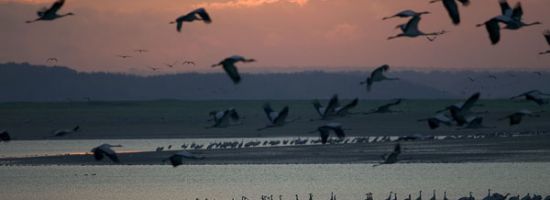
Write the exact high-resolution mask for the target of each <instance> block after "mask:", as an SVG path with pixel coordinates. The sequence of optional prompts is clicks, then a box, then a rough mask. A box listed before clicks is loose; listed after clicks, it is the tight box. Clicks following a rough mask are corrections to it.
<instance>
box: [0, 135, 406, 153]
mask: <svg viewBox="0 0 550 200" xmlns="http://www.w3.org/2000/svg"><path fill="white" fill-rule="evenodd" d="M354 138H355V137H348V138H347V139H348V141H351V140H353V139H354ZM362 138H367V139H368V140H369V142H375V140H376V139H381V138H382V137H362ZM296 139H300V140H308V143H306V145H309V144H311V141H313V140H319V137H276V138H268V137H263V138H242V139H240V138H194V139H110V140H19V141H17V140H16V141H11V142H9V143H0V158H6V157H29V156H44V155H60V154H82V153H84V152H89V151H90V150H91V149H92V148H94V147H96V146H98V145H101V144H103V143H108V144H122V145H123V147H121V148H117V152H139V151H154V150H155V149H156V148H157V147H164V150H168V149H167V147H168V146H169V145H172V149H171V150H178V149H182V147H181V145H182V144H186V145H187V147H188V149H189V146H190V145H191V144H192V143H195V144H197V145H203V149H205V148H206V147H207V146H208V145H209V144H210V143H213V142H243V143H247V142H262V144H261V145H259V146H258V147H269V146H272V145H270V144H267V145H263V142H265V141H271V140H276V141H283V140H288V141H291V140H296ZM389 139H391V140H396V139H398V137H396V136H393V137H389ZM288 145H291V144H288ZM288 145H284V144H282V143H281V144H278V145H276V146H288Z"/></svg>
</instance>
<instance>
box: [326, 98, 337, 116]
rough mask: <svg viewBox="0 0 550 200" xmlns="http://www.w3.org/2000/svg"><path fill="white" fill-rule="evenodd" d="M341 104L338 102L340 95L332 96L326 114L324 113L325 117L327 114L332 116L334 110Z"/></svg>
mask: <svg viewBox="0 0 550 200" xmlns="http://www.w3.org/2000/svg"><path fill="white" fill-rule="evenodd" d="M339 104H340V102H339V101H338V95H334V96H332V98H331V99H330V101H329V102H328V105H327V107H326V109H325V113H323V114H324V115H325V116H326V115H327V114H331V113H332V112H334V109H336V107H338V105H339Z"/></svg>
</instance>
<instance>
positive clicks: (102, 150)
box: [92, 144, 122, 163]
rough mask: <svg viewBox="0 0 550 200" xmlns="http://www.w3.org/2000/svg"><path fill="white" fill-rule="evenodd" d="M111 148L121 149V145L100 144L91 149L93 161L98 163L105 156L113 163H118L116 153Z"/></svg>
mask: <svg viewBox="0 0 550 200" xmlns="http://www.w3.org/2000/svg"><path fill="white" fill-rule="evenodd" d="M113 147H122V145H111V144H102V145H99V146H97V147H95V148H93V149H92V153H93V154H94V158H95V160H97V161H100V160H103V158H104V157H105V156H107V157H108V158H109V159H111V160H112V161H113V162H115V163H120V160H119V159H118V156H117V154H116V152H115V151H114V150H113V149H112V148H113Z"/></svg>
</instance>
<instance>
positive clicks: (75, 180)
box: [0, 163, 550, 200]
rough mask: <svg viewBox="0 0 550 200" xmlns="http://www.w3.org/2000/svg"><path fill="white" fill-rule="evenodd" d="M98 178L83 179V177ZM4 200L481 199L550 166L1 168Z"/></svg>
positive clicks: (543, 187)
mask: <svg viewBox="0 0 550 200" xmlns="http://www.w3.org/2000/svg"><path fill="white" fill-rule="evenodd" d="M92 173H93V174H96V175H95V176H91V175H88V176H84V174H92ZM0 180H2V181H0V188H1V190H0V196H1V197H2V199H45V200H49V199H52V200H53V199H55V200H65V199H66V200H69V199H71V200H72V199H79V200H86V199H136V200H141V199H143V200H145V199H188V200H194V199H195V198H200V199H201V200H204V198H208V199H218V200H220V199H228V200H229V199H232V198H235V199H240V196H241V195H245V196H248V197H249V198H251V199H259V197H260V195H261V194H273V195H274V196H275V199H278V195H279V194H281V195H283V200H288V199H291V200H294V199H295V198H294V194H299V195H300V197H301V198H300V199H307V194H308V193H310V192H311V193H314V199H329V197H330V192H334V193H335V194H336V195H337V198H338V199H343V200H347V199H357V200H361V199H364V197H365V196H364V194H365V193H366V192H373V193H374V198H375V199H376V200H377V199H385V198H386V196H387V193H388V192H389V191H390V190H391V191H395V192H398V199H404V198H405V196H406V194H409V193H412V194H413V198H416V196H417V192H418V190H423V191H424V192H423V194H424V196H423V197H424V199H429V198H430V197H431V194H432V190H433V189H437V190H438V195H439V196H438V199H441V198H442V191H443V190H447V192H448V196H449V199H457V198H458V197H461V196H465V195H467V194H468V192H469V191H472V192H474V196H476V198H478V199H481V198H482V197H484V196H485V195H486V193H487V189H488V188H491V189H493V190H494V191H497V192H500V193H506V192H510V193H511V194H516V193H519V194H521V195H524V194H525V193H528V192H529V193H531V194H533V193H537V194H543V195H549V194H550V181H548V180H550V163H464V164H396V165H389V166H381V167H377V168H372V167H371V165H364V164H330V165H216V166H210V165H204V166H180V167H178V168H172V167H169V166H34V167H33V166H25V167H18V166H2V167H0Z"/></svg>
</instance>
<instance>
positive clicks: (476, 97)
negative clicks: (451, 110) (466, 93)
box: [460, 92, 481, 111]
mask: <svg viewBox="0 0 550 200" xmlns="http://www.w3.org/2000/svg"><path fill="white" fill-rule="evenodd" d="M480 96H481V94H480V93H479V92H478V93H475V94H473V95H472V96H470V98H468V100H466V102H464V104H463V105H462V107H460V110H461V111H468V110H470V109H471V108H472V107H473V106H474V104H475V103H476V102H477V100H479V97H480Z"/></svg>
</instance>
